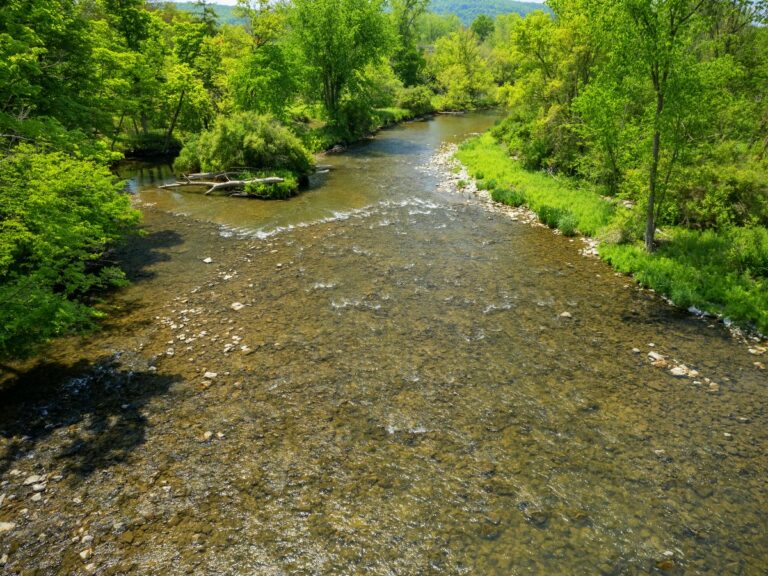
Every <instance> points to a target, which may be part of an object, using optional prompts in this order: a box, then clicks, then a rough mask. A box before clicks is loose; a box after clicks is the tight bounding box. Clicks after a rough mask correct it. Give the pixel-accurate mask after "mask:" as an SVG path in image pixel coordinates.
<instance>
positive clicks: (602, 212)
mask: <svg viewBox="0 0 768 576" xmlns="http://www.w3.org/2000/svg"><path fill="white" fill-rule="evenodd" d="M457 158H458V159H459V160H460V161H461V162H462V163H463V164H464V165H465V166H467V168H468V170H469V173H470V175H471V176H472V177H473V178H476V179H478V180H479V182H478V186H479V187H481V188H486V189H488V190H489V191H490V192H491V195H492V196H493V198H494V200H496V201H500V202H504V203H506V204H511V205H515V206H520V205H523V204H525V205H526V206H528V207H529V208H530V209H531V210H533V211H534V212H536V214H538V215H539V217H540V218H541V220H542V221H543V222H544V223H545V224H547V225H548V226H550V227H552V228H559V227H560V226H559V224H561V223H562V226H563V228H565V229H564V230H563V232H564V233H565V232H568V233H569V234H573V233H575V232H576V231H578V232H580V233H582V234H585V235H587V236H595V235H597V234H598V233H599V232H600V230H602V229H603V228H605V227H607V226H608V225H609V224H611V222H612V219H613V216H614V213H615V207H614V206H613V205H612V204H611V203H609V202H606V201H605V200H603V199H602V198H601V197H600V194H599V193H598V192H597V191H596V190H595V189H594V188H592V187H590V186H588V185H586V184H584V183H580V182H578V181H576V180H572V179H568V178H563V177H552V176H549V175H547V174H545V173H541V172H529V171H528V170H525V169H524V168H523V167H522V166H521V165H520V163H519V162H516V161H514V160H513V159H511V158H510V157H509V155H508V154H507V152H506V151H505V149H504V148H503V147H502V146H500V145H498V144H497V143H496V142H495V141H494V139H493V137H492V136H491V135H490V134H484V135H482V136H480V137H478V138H475V139H472V140H469V141H467V142H466V143H464V144H463V145H462V146H461V147H460V148H459V152H458V154H457Z"/></svg>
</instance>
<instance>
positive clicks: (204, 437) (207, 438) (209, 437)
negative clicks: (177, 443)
mask: <svg viewBox="0 0 768 576" xmlns="http://www.w3.org/2000/svg"><path fill="white" fill-rule="evenodd" d="M211 438H213V432H211V431H210V430H209V431H207V432H206V433H205V434H203V440H204V441H206V442H208V440H210V439H211Z"/></svg>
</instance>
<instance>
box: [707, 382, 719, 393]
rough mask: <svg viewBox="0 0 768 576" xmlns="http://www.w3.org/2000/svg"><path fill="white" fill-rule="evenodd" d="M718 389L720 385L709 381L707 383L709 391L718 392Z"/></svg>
mask: <svg viewBox="0 0 768 576" xmlns="http://www.w3.org/2000/svg"><path fill="white" fill-rule="evenodd" d="M719 391H720V385H719V384H715V383H714V382H710V384H709V392H719Z"/></svg>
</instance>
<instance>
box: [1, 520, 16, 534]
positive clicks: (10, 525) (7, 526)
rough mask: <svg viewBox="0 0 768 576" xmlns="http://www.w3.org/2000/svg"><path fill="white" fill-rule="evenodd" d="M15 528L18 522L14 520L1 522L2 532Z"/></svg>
mask: <svg viewBox="0 0 768 576" xmlns="http://www.w3.org/2000/svg"><path fill="white" fill-rule="evenodd" d="M14 528H16V524H14V523H13V522H0V534H5V533H6V532H11V531H12V530H13V529H14Z"/></svg>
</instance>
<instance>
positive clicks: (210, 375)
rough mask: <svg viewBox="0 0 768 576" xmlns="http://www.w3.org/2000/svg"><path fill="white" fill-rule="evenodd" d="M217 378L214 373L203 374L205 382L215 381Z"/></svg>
mask: <svg viewBox="0 0 768 576" xmlns="http://www.w3.org/2000/svg"><path fill="white" fill-rule="evenodd" d="M217 377H218V374H217V373H216V372H206V373H205V374H203V378H205V379H206V380H215V379H216V378H217Z"/></svg>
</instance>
